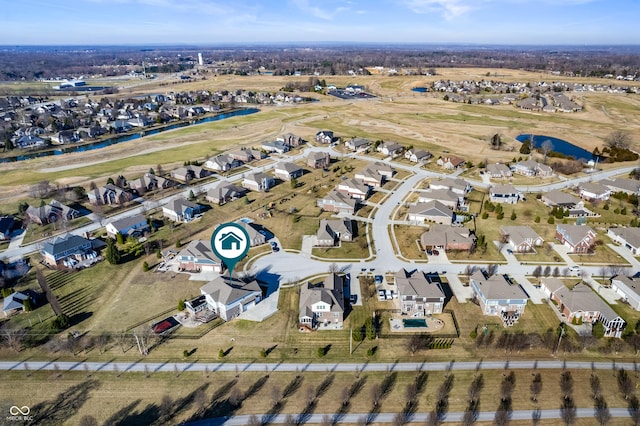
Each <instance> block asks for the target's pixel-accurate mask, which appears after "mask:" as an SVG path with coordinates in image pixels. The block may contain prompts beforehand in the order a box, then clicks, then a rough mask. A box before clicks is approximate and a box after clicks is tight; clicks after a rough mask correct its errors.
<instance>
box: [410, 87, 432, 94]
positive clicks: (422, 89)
mask: <svg viewBox="0 0 640 426" xmlns="http://www.w3.org/2000/svg"><path fill="white" fill-rule="evenodd" d="M411 91H412V92H418V93H426V92H428V91H429V88H427V87H414V88H412V89H411Z"/></svg>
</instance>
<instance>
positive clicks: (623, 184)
mask: <svg viewBox="0 0 640 426" xmlns="http://www.w3.org/2000/svg"><path fill="white" fill-rule="evenodd" d="M600 184H602V185H604V186H606V187H607V188H609V189H610V190H611V191H612V192H624V193H625V194H629V195H631V194H635V195H640V181H638V180H635V179H625V178H617V179H604V180H601V181H600Z"/></svg>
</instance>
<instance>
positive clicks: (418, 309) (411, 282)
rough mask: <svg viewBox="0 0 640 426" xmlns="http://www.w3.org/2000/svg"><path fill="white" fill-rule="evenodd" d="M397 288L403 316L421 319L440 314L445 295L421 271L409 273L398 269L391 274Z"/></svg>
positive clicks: (437, 284)
mask: <svg viewBox="0 0 640 426" xmlns="http://www.w3.org/2000/svg"><path fill="white" fill-rule="evenodd" d="M393 282H394V284H395V285H396V287H397V288H398V299H399V300H400V309H401V311H402V314H403V315H409V316H412V317H423V316H425V315H431V314H440V313H442V310H443V308H444V302H445V295H444V292H443V291H442V288H441V287H440V284H439V283H438V282H431V280H429V279H428V278H427V276H426V275H425V273H424V272H422V271H418V270H415V271H412V272H409V271H407V270H406V269H400V270H399V271H398V272H396V273H395V274H393Z"/></svg>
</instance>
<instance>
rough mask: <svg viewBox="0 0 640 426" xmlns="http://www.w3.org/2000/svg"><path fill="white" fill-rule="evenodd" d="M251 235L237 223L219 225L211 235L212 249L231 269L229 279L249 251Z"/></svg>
mask: <svg viewBox="0 0 640 426" xmlns="http://www.w3.org/2000/svg"><path fill="white" fill-rule="evenodd" d="M250 245H251V244H250V242H249V234H248V233H247V231H245V229H244V228H243V227H242V226H240V225H238V224H237V223H233V222H229V223H223V224H222V225H218V227H217V228H216V229H215V231H213V234H212V235H211V249H212V250H213V252H214V253H215V255H216V256H218V257H219V258H220V260H222V261H223V262H224V264H225V265H226V266H227V268H229V279H231V276H232V274H233V268H234V267H235V266H236V264H237V263H238V262H239V261H240V260H242V258H243V257H245V256H246V255H247V252H248V251H249V246H250Z"/></svg>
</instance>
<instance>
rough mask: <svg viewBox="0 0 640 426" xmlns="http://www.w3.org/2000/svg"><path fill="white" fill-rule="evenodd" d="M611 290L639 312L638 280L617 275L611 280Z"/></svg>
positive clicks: (639, 292) (639, 279)
mask: <svg viewBox="0 0 640 426" xmlns="http://www.w3.org/2000/svg"><path fill="white" fill-rule="evenodd" d="M611 289H612V290H613V291H615V292H616V293H618V294H619V295H620V297H622V300H623V301H625V302H627V303H628V304H629V305H630V306H631V307H632V308H633V309H635V310H636V311H640V278H636V277H627V276H626V275H617V276H615V277H613V278H611Z"/></svg>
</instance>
